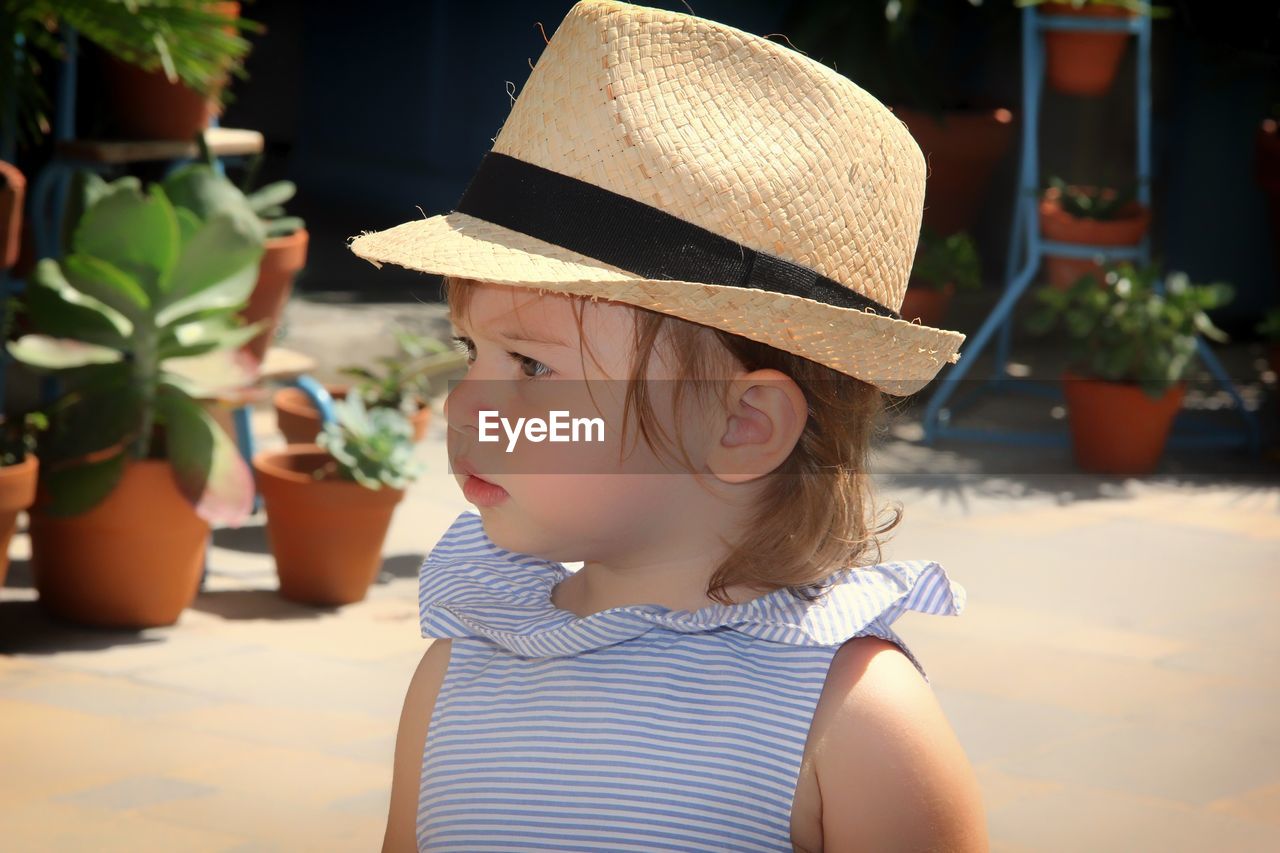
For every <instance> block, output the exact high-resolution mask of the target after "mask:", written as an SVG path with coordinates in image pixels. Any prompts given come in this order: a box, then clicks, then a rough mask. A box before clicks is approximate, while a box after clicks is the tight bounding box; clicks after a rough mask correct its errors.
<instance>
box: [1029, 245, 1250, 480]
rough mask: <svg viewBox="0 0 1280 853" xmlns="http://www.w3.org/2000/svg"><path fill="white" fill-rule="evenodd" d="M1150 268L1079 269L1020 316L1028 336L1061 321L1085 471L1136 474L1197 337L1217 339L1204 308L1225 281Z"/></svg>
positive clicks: (1151, 452) (1156, 448)
mask: <svg viewBox="0 0 1280 853" xmlns="http://www.w3.org/2000/svg"><path fill="white" fill-rule="evenodd" d="M1158 281H1159V271H1158V268H1156V267H1154V266H1152V267H1147V268H1143V269H1137V268H1135V267H1134V266H1133V265H1132V264H1127V263H1121V264H1116V265H1114V266H1111V267H1109V268H1107V270H1106V273H1105V278H1104V280H1103V282H1102V283H1101V284H1102V286H1099V282H1098V281H1097V280H1096V279H1094V277H1093V276H1089V275H1086V276H1082V277H1081V278H1080V279H1079V280H1078V281H1076V283H1075V284H1073V285H1072V286H1071V287H1070V288H1068V289H1067V290H1065V291H1063V290H1059V289H1057V288H1055V287H1051V286H1046V287H1043V288H1041V289H1040V290H1039V291H1037V293H1036V299H1037V303H1038V305H1037V309H1036V310H1035V311H1034V312H1033V313H1032V314H1031V315H1030V316H1029V317H1028V318H1027V328H1028V330H1029V331H1030V332H1032V333H1033V334H1044V333H1046V332H1048V331H1049V330H1050V329H1052V328H1054V327H1055V326H1057V325H1059V324H1061V325H1062V326H1064V327H1065V329H1066V332H1067V334H1068V336H1069V338H1070V342H1071V360H1070V362H1069V364H1068V366H1067V367H1066V369H1065V370H1064V371H1063V377H1062V378H1063V389H1064V391H1065V394H1066V401H1067V419H1068V422H1069V425H1070V429H1071V440H1072V449H1073V452H1074V455H1075V459H1076V463H1077V464H1078V465H1079V466H1080V467H1081V468H1083V469H1085V470H1087V471H1093V472H1098V473H1107V474H1134V475H1140V474H1146V473H1149V472H1151V471H1152V470H1154V468H1155V466H1156V464H1157V463H1158V462H1159V460H1160V456H1161V454H1162V453H1163V452H1164V446H1165V442H1166V441H1167V439H1168V436H1169V430H1170V428H1171V427H1172V424H1173V419H1174V417H1175V416H1176V415H1177V413H1178V410H1179V409H1180V408H1181V406H1182V399H1183V395H1184V392H1185V387H1186V381H1185V378H1186V375H1187V372H1188V370H1189V368H1190V366H1191V363H1192V360H1193V359H1194V357H1195V354H1196V346H1197V336H1198V335H1204V336H1206V337H1208V338H1211V339H1213V340H1216V341H1220V342H1221V341H1225V340H1226V339H1227V337H1226V335H1225V334H1224V333H1223V332H1222V331H1221V330H1220V329H1218V328H1217V327H1216V326H1214V324H1213V322H1212V321H1211V320H1210V319H1209V316H1208V314H1207V313H1206V312H1207V311H1209V310H1212V309H1214V308H1218V307H1221V306H1223V305H1226V304H1227V303H1228V302H1230V301H1231V299H1232V298H1233V296H1234V291H1233V289H1232V288H1231V286H1230V285H1227V284H1222V283H1214V284H1205V285H1196V284H1191V283H1190V281H1189V279H1188V277H1187V276H1186V275H1185V274H1184V273H1171V274H1169V275H1168V277H1167V278H1166V279H1165V282H1164V292H1160V290H1159V289H1158V288H1157V282H1158Z"/></svg>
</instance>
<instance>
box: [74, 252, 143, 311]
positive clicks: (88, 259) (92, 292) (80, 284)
mask: <svg viewBox="0 0 1280 853" xmlns="http://www.w3.org/2000/svg"><path fill="white" fill-rule="evenodd" d="M62 274H63V276H65V278H66V280H67V283H68V284H70V285H71V286H72V287H74V288H75V289H76V290H78V291H80V292H81V293H83V294H85V295H86V296H89V297H91V298H93V299H96V300H98V301H99V302H101V303H102V304H103V305H107V306H109V307H111V308H113V309H115V310H116V311H119V312H120V313H121V314H122V315H123V316H124V317H126V318H127V319H128V320H129V321H130V322H133V323H136V322H137V321H138V320H139V318H141V317H143V316H145V315H146V313H147V309H148V308H150V307H151V298H150V297H149V296H147V293H146V291H145V290H143V289H142V285H140V284H139V283H138V282H137V280H136V279H134V278H133V277H132V276H130V275H129V274H128V273H126V272H124V271H123V270H120V269H117V268H116V267H114V266H112V265H111V263H110V262H108V261H104V260H102V259H101V258H95V257H93V256H92V255H68V256H67V257H65V258H63V259H62Z"/></svg>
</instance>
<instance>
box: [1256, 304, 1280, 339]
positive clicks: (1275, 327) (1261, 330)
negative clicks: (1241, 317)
mask: <svg viewBox="0 0 1280 853" xmlns="http://www.w3.org/2000/svg"><path fill="white" fill-rule="evenodd" d="M1255 331H1257V333H1258V334H1260V335H1262V336H1263V337H1264V338H1266V339H1267V340H1269V341H1274V342H1277V343H1280V305H1277V306H1275V307H1274V308H1272V309H1271V310H1270V311H1268V312H1267V314H1266V316H1265V317H1263V318H1262V322H1261V323H1259V324H1258V325H1257V326H1256V327H1255Z"/></svg>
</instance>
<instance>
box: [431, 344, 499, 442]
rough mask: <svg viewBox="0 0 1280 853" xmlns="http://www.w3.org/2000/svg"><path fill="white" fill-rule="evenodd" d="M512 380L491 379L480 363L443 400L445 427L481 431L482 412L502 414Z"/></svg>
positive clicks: (491, 376) (493, 376) (494, 377)
mask: <svg viewBox="0 0 1280 853" xmlns="http://www.w3.org/2000/svg"><path fill="white" fill-rule="evenodd" d="M510 384H511V380H509V379H500V378H498V377H497V376H496V375H494V374H493V373H492V372H490V373H489V374H488V375H486V373H485V372H484V369H483V368H481V367H480V362H479V361H478V360H477V361H476V362H474V363H472V365H471V367H469V368H468V369H467V373H466V375H465V376H463V378H462V379H460V380H458V381H457V382H456V383H454V384H453V387H451V388H450V389H449V393H448V395H447V396H446V397H445V399H444V416H445V423H446V424H448V426H449V429H452V430H470V431H471V432H472V433H474V432H476V431H478V430H479V422H480V412H481V411H502V409H503V405H504V403H506V402H509V400H508V399H507V398H508V397H509V396H510V395H509V393H508V392H509V391H510V387H509V386H510Z"/></svg>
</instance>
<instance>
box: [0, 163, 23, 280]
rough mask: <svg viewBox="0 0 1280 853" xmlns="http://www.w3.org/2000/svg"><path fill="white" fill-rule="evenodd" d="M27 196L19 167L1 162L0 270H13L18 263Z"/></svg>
mask: <svg viewBox="0 0 1280 853" xmlns="http://www.w3.org/2000/svg"><path fill="white" fill-rule="evenodd" d="M26 195H27V179H26V177H25V176H24V175H23V174H22V172H21V171H20V170H19V169H18V167H17V166H15V165H13V164H12V163H6V162H4V161H3V160H0V269H6V270H7V269H12V268H13V267H14V265H16V264H17V263H18V254H19V252H20V251H21V249H22V205H23V200H24V199H25V198H26Z"/></svg>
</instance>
